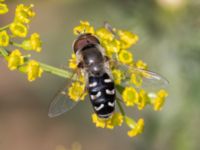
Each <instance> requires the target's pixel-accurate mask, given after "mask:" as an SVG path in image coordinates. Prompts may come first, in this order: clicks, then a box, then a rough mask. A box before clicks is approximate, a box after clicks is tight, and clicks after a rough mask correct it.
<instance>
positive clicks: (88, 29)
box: [74, 21, 94, 35]
mask: <svg viewBox="0 0 200 150" xmlns="http://www.w3.org/2000/svg"><path fill="white" fill-rule="evenodd" d="M80 33H91V34H94V27H92V26H90V23H89V22H87V21H80V25H79V26H76V27H75V28H74V34H75V35H79V34H80Z"/></svg>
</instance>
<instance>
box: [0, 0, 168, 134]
mask: <svg viewBox="0 0 200 150" xmlns="http://www.w3.org/2000/svg"><path fill="white" fill-rule="evenodd" d="M8 11H9V9H8V7H7V5H6V4H5V3H4V0H0V14H5V13H7V12H8ZM34 16H35V12H34V11H33V5H24V4H19V5H18V6H17V8H16V10H15V17H14V19H13V22H12V23H10V24H8V25H5V26H4V27H0V56H3V57H4V58H5V60H6V61H7V64H8V68H9V69H10V70H19V71H20V72H23V73H25V74H26V75H27V78H28V80H29V81H34V80H35V79H36V78H38V77H41V76H42V73H43V72H48V73H51V74H54V75H57V76H60V77H64V78H68V79H69V78H70V79H72V75H73V74H75V73H76V72H77V71H78V70H77V64H76V63H77V61H76V59H77V58H76V55H75V54H72V57H71V59H70V60H69V68H70V69H71V72H70V71H66V70H62V69H59V68H56V67H53V66H50V65H47V64H44V63H41V62H38V61H36V60H33V59H31V58H30V57H31V55H30V54H26V55H24V54H23V52H24V51H35V52H40V51H41V50H42V42H41V40H40V35H39V34H38V33H33V34H31V35H28V32H29V24H30V22H31V19H32V18H33V17H34ZM82 33H91V34H93V35H95V36H96V37H97V38H98V39H99V40H100V44H101V46H102V47H103V48H104V50H105V54H106V56H107V57H108V60H109V67H110V68H109V69H110V73H111V74H112V76H113V80H114V82H115V85H116V86H115V87H116V90H117V91H118V93H120V95H121V97H117V98H116V103H117V106H118V110H119V111H117V112H115V113H114V114H112V116H111V117H110V118H108V119H101V118H99V117H98V116H97V114H92V121H93V123H94V124H95V125H96V127H100V128H108V129H113V128H114V127H116V126H121V125H122V124H123V123H125V124H126V125H127V126H128V127H129V128H130V130H129V131H128V132H127V134H128V136H130V137H134V136H136V135H138V134H141V133H142V132H143V129H144V120H143V119H142V118H139V119H138V121H135V119H134V118H132V117H128V116H127V115H126V113H125V111H124V109H123V107H122V105H121V103H120V100H121V101H122V102H123V103H124V104H125V106H126V107H136V108H137V109H138V110H143V109H144V108H145V107H146V106H147V105H150V106H152V107H153V109H154V110H155V111H159V110H161V109H162V107H163V105H164V103H165V98H166V97H167V96H168V94H167V92H166V91H165V90H164V89H158V90H157V91H153V92H152V91H149V90H147V89H145V87H144V86H143V85H144V83H145V81H146V80H161V81H162V79H161V77H160V76H157V75H156V74H155V73H152V72H150V71H148V70H147V69H148V66H147V64H146V63H145V62H143V61H142V60H135V59H134V55H133V53H132V52H131V51H130V50H129V48H130V47H132V46H133V45H135V44H136V43H137V42H138V40H139V38H138V36H137V35H136V34H135V33H132V32H130V31H127V30H121V29H115V28H112V27H111V26H110V25H108V24H106V25H105V26H104V27H101V28H98V29H95V28H94V27H93V26H91V25H90V23H89V22H87V21H81V22H80V25H78V26H76V27H75V28H74V34H75V35H79V34H82ZM16 41H17V42H16ZM19 41H21V42H20V43H19ZM10 46H12V47H13V46H14V47H15V48H14V49H11V47H10ZM23 50H24V51H23ZM75 75H76V77H74V78H73V79H76V81H74V82H72V84H71V87H69V88H68V93H67V95H68V96H69V98H70V99H71V100H72V101H74V102H77V101H78V100H84V98H85V96H86V95H87V91H85V80H84V74H83V73H82V72H79V73H76V74H75Z"/></svg>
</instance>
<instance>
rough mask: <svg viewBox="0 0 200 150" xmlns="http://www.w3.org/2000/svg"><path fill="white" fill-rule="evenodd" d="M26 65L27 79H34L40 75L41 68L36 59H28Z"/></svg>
mask: <svg viewBox="0 0 200 150" xmlns="http://www.w3.org/2000/svg"><path fill="white" fill-rule="evenodd" d="M26 67H27V68H26V72H27V75H28V80H29V81H34V80H35V79H36V78H38V77H41V76H42V73H43V70H42V68H41V67H40V64H39V63H38V62H37V61H35V60H30V61H29V62H28V64H27V66H26Z"/></svg>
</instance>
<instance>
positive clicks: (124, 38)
mask: <svg viewBox="0 0 200 150" xmlns="http://www.w3.org/2000/svg"><path fill="white" fill-rule="evenodd" d="M117 34H118V35H119V37H120V41H121V45H122V48H124V49H127V48H129V47H131V46H132V45H133V44H135V43H136V42H137V41H138V39H139V38H138V36H137V35H136V34H134V33H131V32H129V31H125V30H118V32H117Z"/></svg>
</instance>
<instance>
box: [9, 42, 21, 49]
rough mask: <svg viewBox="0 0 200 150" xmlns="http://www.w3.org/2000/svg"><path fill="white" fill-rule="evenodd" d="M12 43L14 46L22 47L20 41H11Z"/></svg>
mask: <svg viewBox="0 0 200 150" xmlns="http://www.w3.org/2000/svg"><path fill="white" fill-rule="evenodd" d="M10 44H11V45H13V46H16V47H19V48H22V45H21V44H19V43H15V42H12V41H10Z"/></svg>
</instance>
